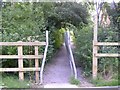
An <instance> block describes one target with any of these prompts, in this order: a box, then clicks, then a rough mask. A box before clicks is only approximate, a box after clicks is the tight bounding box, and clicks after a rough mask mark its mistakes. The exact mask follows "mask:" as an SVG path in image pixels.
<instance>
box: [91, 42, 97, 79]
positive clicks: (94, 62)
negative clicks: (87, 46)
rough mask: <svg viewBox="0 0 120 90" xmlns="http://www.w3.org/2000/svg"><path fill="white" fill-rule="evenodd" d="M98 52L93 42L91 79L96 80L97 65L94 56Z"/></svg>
mask: <svg viewBox="0 0 120 90" xmlns="http://www.w3.org/2000/svg"><path fill="white" fill-rule="evenodd" d="M97 52H98V47H97V46H96V45H95V42H94V41H93V66H92V69H93V71H92V72H93V79H96V78H97V65H98V57H97V56H96V54H97Z"/></svg>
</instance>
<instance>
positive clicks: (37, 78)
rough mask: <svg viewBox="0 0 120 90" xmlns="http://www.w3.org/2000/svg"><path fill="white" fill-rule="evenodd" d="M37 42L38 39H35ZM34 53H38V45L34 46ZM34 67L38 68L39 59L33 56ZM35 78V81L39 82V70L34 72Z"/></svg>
mask: <svg viewBox="0 0 120 90" xmlns="http://www.w3.org/2000/svg"><path fill="white" fill-rule="evenodd" d="M35 42H38V41H35ZM35 55H36V56H37V55H38V46H35ZM35 68H36V70H37V69H38V68H39V60H38V58H35ZM35 79H36V83H39V71H36V72H35Z"/></svg>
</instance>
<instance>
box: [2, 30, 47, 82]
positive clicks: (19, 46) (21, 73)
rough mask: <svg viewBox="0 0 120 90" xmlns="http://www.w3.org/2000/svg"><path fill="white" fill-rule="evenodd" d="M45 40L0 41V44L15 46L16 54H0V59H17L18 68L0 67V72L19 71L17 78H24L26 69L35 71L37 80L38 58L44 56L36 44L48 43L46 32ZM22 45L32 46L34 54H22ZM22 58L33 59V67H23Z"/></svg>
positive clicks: (37, 79) (37, 80)
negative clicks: (40, 53)
mask: <svg viewBox="0 0 120 90" xmlns="http://www.w3.org/2000/svg"><path fill="white" fill-rule="evenodd" d="M46 33H47V34H46V35H47V36H46V37H47V40H46V42H39V41H35V42H22V41H18V42H0V46H17V50H18V54H17V55H0V59H11V60H12V59H13V60H18V68H0V72H19V80H24V72H26V71H35V80H36V82H37V83H38V82H39V77H40V75H39V71H40V69H41V68H40V66H39V59H42V58H43V57H44V58H45V57H46V56H44V55H39V52H38V46H41V45H48V32H46ZM23 46H34V49H35V54H34V55H23ZM23 59H34V60H35V67H28V68H24V66H23Z"/></svg>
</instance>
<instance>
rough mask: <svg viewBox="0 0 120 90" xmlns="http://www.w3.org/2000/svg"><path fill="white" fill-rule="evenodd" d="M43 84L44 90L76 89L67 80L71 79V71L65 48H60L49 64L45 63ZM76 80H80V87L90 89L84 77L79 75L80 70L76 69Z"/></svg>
mask: <svg viewBox="0 0 120 90" xmlns="http://www.w3.org/2000/svg"><path fill="white" fill-rule="evenodd" d="M44 71H45V72H44V80H43V81H44V84H45V86H44V87H45V88H50V87H52V88H55V87H57V88H59V87H64V88H65V87H66V88H67V87H71V88H72V87H73V88H77V87H76V86H75V85H70V84H69V80H70V77H71V69H70V64H69V59H68V57H67V52H66V48H65V46H62V47H61V48H60V50H59V51H58V52H57V53H56V55H55V56H54V58H53V59H52V60H51V62H50V63H47V65H46V67H45V69H44ZM77 73H78V79H79V80H80V83H81V84H80V87H92V86H93V85H92V84H90V83H89V82H88V81H87V80H86V79H85V78H84V77H82V75H81V69H80V68H77Z"/></svg>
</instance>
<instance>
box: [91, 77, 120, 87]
mask: <svg viewBox="0 0 120 90" xmlns="http://www.w3.org/2000/svg"><path fill="white" fill-rule="evenodd" d="M91 82H92V83H93V84H94V85H95V86H118V80H117V79H111V80H105V79H98V78H97V79H94V80H92V81H91Z"/></svg>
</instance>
